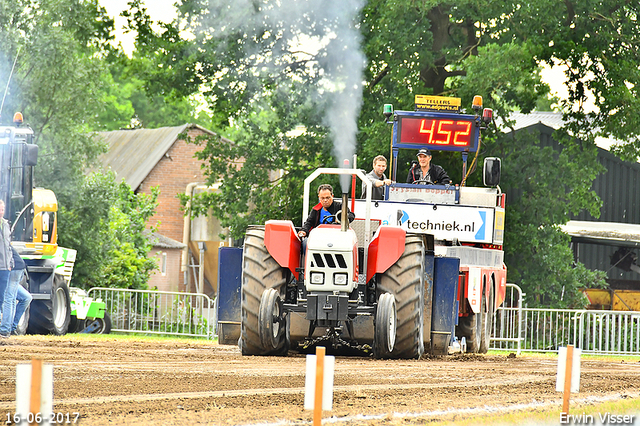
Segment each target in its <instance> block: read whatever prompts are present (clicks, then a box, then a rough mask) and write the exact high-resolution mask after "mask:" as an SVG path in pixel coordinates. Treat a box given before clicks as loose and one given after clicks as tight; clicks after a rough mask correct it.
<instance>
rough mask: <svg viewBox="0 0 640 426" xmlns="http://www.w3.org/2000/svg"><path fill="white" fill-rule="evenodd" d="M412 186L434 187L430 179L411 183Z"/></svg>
mask: <svg viewBox="0 0 640 426" xmlns="http://www.w3.org/2000/svg"><path fill="white" fill-rule="evenodd" d="M413 184H414V185H435V184H434V183H433V182H432V181H431V179H430V178H422V179H418V180H414V181H413Z"/></svg>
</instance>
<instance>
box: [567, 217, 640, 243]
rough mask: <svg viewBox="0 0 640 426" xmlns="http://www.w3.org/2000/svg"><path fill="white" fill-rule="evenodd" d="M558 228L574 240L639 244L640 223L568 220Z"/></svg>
mask: <svg viewBox="0 0 640 426" xmlns="http://www.w3.org/2000/svg"><path fill="white" fill-rule="evenodd" d="M560 229H562V230H563V231H564V232H566V233H567V234H569V235H570V236H571V237H572V239H573V241H575V242H584V243H591V244H608V245H613V246H627V247H639V246H640V225H636V224H632V223H619V222H616V223H612V222H595V221H586V220H570V221H569V222H567V224H566V225H560Z"/></svg>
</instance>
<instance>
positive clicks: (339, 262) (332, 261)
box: [311, 253, 347, 269]
mask: <svg viewBox="0 0 640 426" xmlns="http://www.w3.org/2000/svg"><path fill="white" fill-rule="evenodd" d="M311 267H312V268H332V269H336V268H337V269H347V262H346V261H345V260H344V256H343V255H342V254H340V253H337V254H334V253H313V259H312V260H311Z"/></svg>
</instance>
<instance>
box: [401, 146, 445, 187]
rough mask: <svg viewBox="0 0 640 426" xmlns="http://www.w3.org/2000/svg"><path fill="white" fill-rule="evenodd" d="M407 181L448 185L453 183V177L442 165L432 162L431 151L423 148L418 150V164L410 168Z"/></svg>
mask: <svg viewBox="0 0 640 426" xmlns="http://www.w3.org/2000/svg"><path fill="white" fill-rule="evenodd" d="M407 183H417V184H423V185H427V184H440V185H442V184H445V185H447V184H450V183H451V178H450V177H449V175H448V174H447V172H445V171H444V169H443V168H442V167H440V166H438V165H436V164H431V151H429V150H428V149H421V150H420V151H418V164H415V165H414V166H413V167H411V170H409V174H408V175H407Z"/></svg>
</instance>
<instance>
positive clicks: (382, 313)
mask: <svg viewBox="0 0 640 426" xmlns="http://www.w3.org/2000/svg"><path fill="white" fill-rule="evenodd" d="M396 324H397V312H396V300H395V298H394V297H393V294H391V293H384V294H381V295H380V298H379V299H378V308H377V311H376V322H375V337H374V340H373V354H374V356H375V357H376V358H388V357H389V356H391V352H393V347H394V346H395V343H396Z"/></svg>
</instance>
